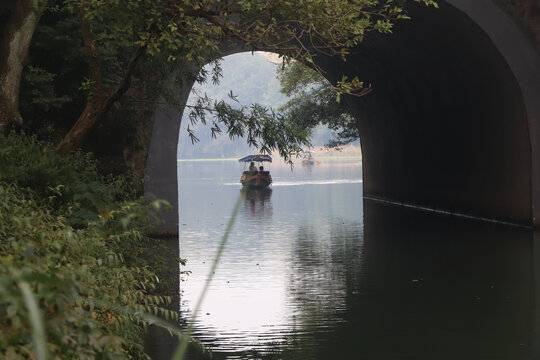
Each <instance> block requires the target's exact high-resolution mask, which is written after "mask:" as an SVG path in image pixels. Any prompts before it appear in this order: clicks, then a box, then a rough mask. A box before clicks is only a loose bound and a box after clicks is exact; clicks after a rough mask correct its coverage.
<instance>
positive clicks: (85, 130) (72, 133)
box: [56, 46, 145, 155]
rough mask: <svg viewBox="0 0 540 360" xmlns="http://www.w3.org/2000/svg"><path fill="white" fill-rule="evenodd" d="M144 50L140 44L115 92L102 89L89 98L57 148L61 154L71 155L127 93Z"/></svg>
mask: <svg viewBox="0 0 540 360" xmlns="http://www.w3.org/2000/svg"><path fill="white" fill-rule="evenodd" d="M144 50H145V46H140V47H138V48H137V50H136V51H135V53H134V54H133V55H132V56H131V59H130V60H129V63H128V65H127V67H126V70H125V72H124V76H123V78H122V81H121V82H120V84H119V85H118V87H117V88H116V90H115V91H114V92H112V93H110V94H106V93H104V92H103V91H101V92H100V93H98V94H95V93H94V94H93V96H92V97H91V98H89V99H88V102H87V103H86V107H85V108H84V111H83V112H82V114H81V115H80V116H79V119H78V120H77V122H76V123H75V125H73V127H72V128H71V129H70V130H69V132H68V133H67V134H66V136H64V138H63V139H62V141H61V142H60V144H58V146H57V148H56V149H57V151H58V152H59V153H60V154H62V155H69V154H70V153H71V152H73V151H74V150H76V149H77V148H78V147H80V146H81V145H82V144H83V142H84V140H85V138H86V136H88V134H90V132H91V131H92V129H94V128H95V127H96V126H97V125H98V124H99V123H100V122H101V121H102V120H103V118H104V117H105V115H106V114H107V112H108V111H109V110H110V108H111V107H112V105H113V104H114V103H115V102H116V101H117V100H118V99H119V98H120V97H121V96H122V95H124V94H125V93H126V91H127V90H128V89H129V88H130V86H131V79H132V77H133V73H134V72H135V67H136V65H137V62H138V61H139V59H140V57H141V56H142V54H143V53H144ZM95 72H96V71H92V70H91V71H90V73H95ZM100 83H101V80H100Z"/></svg>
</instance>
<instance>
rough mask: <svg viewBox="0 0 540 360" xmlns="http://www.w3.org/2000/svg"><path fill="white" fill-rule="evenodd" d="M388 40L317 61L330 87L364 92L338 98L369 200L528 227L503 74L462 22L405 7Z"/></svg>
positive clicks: (522, 153)
mask: <svg viewBox="0 0 540 360" xmlns="http://www.w3.org/2000/svg"><path fill="white" fill-rule="evenodd" d="M409 15H410V16H411V18H412V19H411V20H404V21H400V22H399V23H398V24H396V26H395V28H394V31H393V33H392V34H390V35H382V34H370V36H368V37H367V38H366V40H365V41H364V42H363V43H362V44H360V45H359V46H358V47H357V48H355V49H353V51H352V52H351V55H350V56H349V58H348V59H347V61H346V62H345V63H341V62H339V60H336V59H333V58H332V59H330V58H322V57H321V58H319V60H318V61H319V65H321V66H322V67H323V68H324V69H325V70H326V71H327V73H326V75H327V76H328V78H329V79H330V80H334V81H335V80H339V79H341V76H342V75H343V73H344V72H345V74H348V75H349V76H354V75H357V76H359V78H360V79H361V80H363V81H365V82H366V83H368V84H371V85H372V88H373V90H372V91H371V92H370V93H369V94H368V95H366V96H363V97H358V98H353V97H350V96H349V97H347V98H345V102H346V104H347V105H348V106H349V108H350V110H351V112H352V114H353V115H354V116H355V117H356V120H357V125H358V129H359V132H360V138H361V145H362V152H363V176H364V194H365V195H367V196H370V197H373V198H379V199H385V200H390V201H395V202H398V203H405V204H408V205H417V206H421V207H428V208H433V209H439V210H441V211H449V212H455V213H458V214H464V215H469V216H477V217H482V218H488V219H493V220H499V221H505V222H511V223H517V224H530V223H531V217H532V210H531V207H532V205H531V146H530V140H529V129H528V122H527V114H526V110H525V106H524V102H523V98H522V95H521V90H520V87H519V84H518V83H517V81H516V79H515V77H514V75H513V73H512V70H511V69H510V67H509V66H508V64H507V63H506V61H505V59H504V58H503V56H502V55H501V53H500V52H499V51H498V50H497V48H496V47H495V45H494V44H493V42H492V41H491V39H490V38H489V37H488V35H486V34H485V33H484V32H483V30H482V29H481V28H480V27H479V26H478V25H476V24H475V23H474V22H473V21H472V20H471V19H470V18H469V17H468V16H467V15H465V14H464V13H462V12H460V11H459V10H457V9H456V8H454V7H453V6H451V5H449V4H447V3H445V2H439V8H438V9H435V8H432V7H430V8H428V7H426V6H423V5H413V6H410V8H409Z"/></svg>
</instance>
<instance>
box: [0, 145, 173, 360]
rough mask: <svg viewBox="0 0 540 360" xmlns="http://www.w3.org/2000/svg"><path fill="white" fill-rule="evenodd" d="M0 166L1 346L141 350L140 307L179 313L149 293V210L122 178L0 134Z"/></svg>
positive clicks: (125, 353) (63, 353) (2, 349)
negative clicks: (107, 176)
mask: <svg viewBox="0 0 540 360" xmlns="http://www.w3.org/2000/svg"><path fill="white" fill-rule="evenodd" d="M0 164H1V165H0V166H1V169H0V353H1V354H4V355H5V357H6V358H8V359H23V358H33V357H38V358H39V356H40V354H49V355H50V356H51V358H56V359H95V358H99V359H112V358H115V359H117V358H146V355H145V354H144V349H143V347H142V346H143V345H142V344H143V341H142V334H143V331H144V328H145V327H146V326H147V320H145V319H148V318H149V315H148V314H150V315H153V316H160V317H162V318H165V319H167V318H171V317H175V316H177V314H176V313H175V312H172V311H169V310H167V309H165V308H164V306H165V305H167V304H168V303H169V302H170V298H167V297H162V296H159V295H157V294H155V293H153V291H154V289H155V286H156V283H157V277H156V275H155V273H154V271H153V270H152V269H151V268H150V265H149V264H148V263H147V262H145V261H144V260H143V259H142V256H141V254H142V253H143V250H144V248H145V247H148V246H149V242H150V241H151V240H150V239H148V238H147V237H146V236H145V235H144V227H145V226H146V225H147V223H148V219H147V217H146V215H145V214H146V213H147V212H146V209H145V205H144V204H143V202H142V201H141V200H133V199H131V198H130V196H131V195H132V194H131V193H130V191H129V185H128V182H127V181H126V180H125V179H121V178H120V179H119V178H115V179H112V178H111V179H105V178H103V177H102V176H101V175H99V174H98V172H97V171H96V168H95V163H94V162H93V160H92V159H91V158H90V157H89V156H88V155H84V154H80V153H79V154H76V155H75V156H74V157H73V158H71V159H64V158H61V157H59V156H57V155H56V154H55V152H54V150H53V149H52V147H51V146H48V145H46V144H41V143H39V142H38V141H37V140H36V139H35V138H31V137H30V138H28V137H25V136H22V135H16V134H11V135H9V136H2V135H0ZM36 308H37V311H36ZM40 329H41V330H40Z"/></svg>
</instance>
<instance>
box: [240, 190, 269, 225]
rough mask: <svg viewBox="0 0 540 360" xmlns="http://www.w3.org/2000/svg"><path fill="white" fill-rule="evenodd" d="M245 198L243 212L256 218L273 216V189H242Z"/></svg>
mask: <svg viewBox="0 0 540 360" xmlns="http://www.w3.org/2000/svg"><path fill="white" fill-rule="evenodd" d="M240 192H241V194H242V198H243V199H244V207H243V213H245V214H247V215H248V216H250V217H254V218H268V217H271V216H272V212H273V208H272V200H271V198H272V189H271V188H266V189H242V190H240Z"/></svg>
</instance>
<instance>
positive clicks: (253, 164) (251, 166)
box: [249, 161, 257, 171]
mask: <svg viewBox="0 0 540 360" xmlns="http://www.w3.org/2000/svg"><path fill="white" fill-rule="evenodd" d="M249 171H257V167H256V166H255V163H254V162H253V161H252V162H250V163H249Z"/></svg>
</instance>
